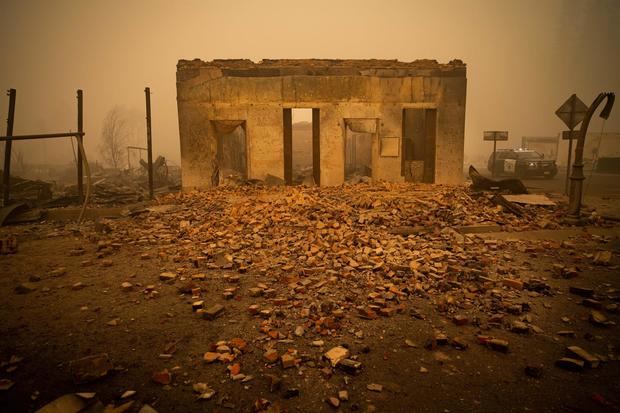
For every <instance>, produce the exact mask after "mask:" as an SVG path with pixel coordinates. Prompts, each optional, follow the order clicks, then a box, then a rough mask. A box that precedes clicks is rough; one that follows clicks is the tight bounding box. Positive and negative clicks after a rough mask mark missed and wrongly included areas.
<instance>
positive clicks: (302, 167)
mask: <svg viewBox="0 0 620 413" xmlns="http://www.w3.org/2000/svg"><path fill="white" fill-rule="evenodd" d="M319 116H320V112H319V109H316V108H314V109H298V108H290V109H289V108H285V109H284V116H283V121H284V180H285V181H286V184H287V185H302V184H303V185H320V184H321V182H320V179H321V169H320V168H321V162H320V133H319V131H320V128H319V119H320V117H319Z"/></svg>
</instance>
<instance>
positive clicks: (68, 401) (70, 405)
mask: <svg viewBox="0 0 620 413" xmlns="http://www.w3.org/2000/svg"><path fill="white" fill-rule="evenodd" d="M87 405H88V404H87V402H86V401H85V400H84V399H82V398H81V397H80V396H78V395H77V394H75V393H69V394H65V395H64V396H61V397H59V398H57V399H55V400H53V401H51V402H49V403H48V404H46V405H45V406H43V407H41V408H40V409H39V410H37V413H78V412H82V411H84V409H85V408H86V407H87ZM101 408H102V410H103V406H101Z"/></svg>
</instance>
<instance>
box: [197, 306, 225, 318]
mask: <svg viewBox="0 0 620 413" xmlns="http://www.w3.org/2000/svg"><path fill="white" fill-rule="evenodd" d="M223 312H224V306H223V305H221V304H215V305H213V306H211V307H209V308H207V309H206V310H205V312H204V313H202V317H203V318H205V319H207V320H215V319H216V318H217V317H219V316H220V315H221V314H222V313H223Z"/></svg>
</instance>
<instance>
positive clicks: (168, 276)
mask: <svg viewBox="0 0 620 413" xmlns="http://www.w3.org/2000/svg"><path fill="white" fill-rule="evenodd" d="M176 278H177V275H176V274H175V273H173V272H162V273H161V274H159V280H160V281H163V282H168V283H170V282H174V280H176Z"/></svg>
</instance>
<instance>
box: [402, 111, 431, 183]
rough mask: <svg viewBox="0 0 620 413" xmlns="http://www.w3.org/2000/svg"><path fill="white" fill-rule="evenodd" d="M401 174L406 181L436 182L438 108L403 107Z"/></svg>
mask: <svg viewBox="0 0 620 413" xmlns="http://www.w3.org/2000/svg"><path fill="white" fill-rule="evenodd" d="M402 127H403V134H402V136H403V139H402V143H401V145H402V148H401V153H402V163H401V175H402V176H404V177H405V181H406V182H425V183H433V182H435V144H436V134H437V133H436V130H437V109H403V126H402Z"/></svg>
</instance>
